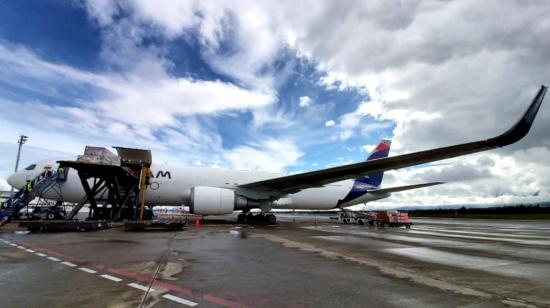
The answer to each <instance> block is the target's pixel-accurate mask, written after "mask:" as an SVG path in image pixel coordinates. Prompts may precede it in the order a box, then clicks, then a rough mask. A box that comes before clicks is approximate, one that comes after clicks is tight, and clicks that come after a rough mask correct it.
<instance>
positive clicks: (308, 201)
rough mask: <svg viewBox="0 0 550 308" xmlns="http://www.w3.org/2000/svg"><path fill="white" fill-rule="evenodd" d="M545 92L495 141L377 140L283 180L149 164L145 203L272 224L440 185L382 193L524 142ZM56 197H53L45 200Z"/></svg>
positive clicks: (33, 169)
mask: <svg viewBox="0 0 550 308" xmlns="http://www.w3.org/2000/svg"><path fill="white" fill-rule="evenodd" d="M546 90H547V87H546V86H542V87H541V88H540V90H539V91H538V92H537V94H536V96H535V97H534V99H533V101H532V102H531V104H530V105H529V107H528V108H527V110H526V111H525V113H524V114H523V115H522V116H521V118H520V119H519V120H518V121H517V122H516V123H515V124H514V125H513V126H512V127H511V128H510V129H509V130H507V131H506V132H504V133H502V134H501V135H499V136H496V137H493V138H489V139H484V140H480V141H474V142H468V143H463V144H457V145H452V146H447V147H441V148H436V149H431V150H425V151H420V152H414V153H409V154H403V155H397V156H392V157H388V153H389V149H390V141H389V140H383V141H382V142H381V143H380V144H378V146H377V147H376V148H375V149H374V151H373V152H372V153H371V154H370V155H369V157H368V159H367V160H366V161H364V162H359V163H354V164H348V165H343V166H338V167H332V168H326V169H321V170H316V171H311V172H304V173H299V174H292V175H282V174H273V173H264V172H248V171H235V170H224V169H218V168H215V169H214V168H198V167H184V166H179V165H175V164H156V163H153V164H152V165H151V170H152V174H153V179H152V182H151V183H150V185H148V187H147V191H146V194H145V202H146V204H148V205H174V206H181V205H184V204H185V205H189V208H190V212H191V213H195V214H199V215H223V214H230V213H233V212H234V211H242V213H241V214H239V216H238V221H239V222H245V221H247V220H250V219H254V220H257V219H258V218H257V217H254V216H252V214H251V213H250V210H251V209H260V210H261V213H260V214H258V215H256V216H259V217H261V219H262V220H264V221H266V222H268V223H275V221H276V217H275V216H274V215H273V214H272V213H271V209H300V210H301V209H308V210H328V209H335V208H344V207H348V206H352V205H357V204H363V203H367V202H370V201H373V200H378V199H382V198H387V197H389V196H390V194H391V193H394V192H399V191H404V190H409V189H416V188H422V187H427V186H432V185H437V184H441V182H433V183H422V184H414V185H407V186H399V187H390V188H382V187H380V185H381V183H382V178H383V172H384V171H387V170H393V169H399V168H405V167H410V166H414V165H419V164H424V163H429V162H433V161H438V160H443V159H448V158H453V157H457V156H461V155H466V154H472V153H476V152H481V151H486V150H491V149H494V148H499V147H503V146H506V145H510V144H512V143H515V142H517V141H519V140H520V139H522V138H523V137H524V136H525V135H526V134H527V133H528V132H529V130H530V128H531V126H532V124H533V121H534V119H535V117H536V115H537V112H538V110H539V108H540V105H541V103H542V101H543V99H544V95H545V94H546ZM56 164H57V163H56V161H42V162H38V163H35V164H32V165H30V166H28V167H27V168H25V170H22V171H20V172H17V173H14V174H12V175H11V176H10V177H9V178H8V183H9V184H10V185H11V186H12V187H14V188H22V187H24V185H25V182H26V180H29V179H32V178H34V177H36V176H37V175H39V174H40V173H41V172H43V170H44V167H45V166H47V165H49V166H52V168H54V169H55V168H56V166H57V165H56ZM70 171H71V170H67V171H66V172H67V174H66V181H65V182H63V183H62V184H61V192H62V193H61V195H62V196H63V198H62V199H63V200H58V201H66V202H75V203H76V202H79V201H80V200H81V199H82V198H83V197H84V196H85V192H84V189H83V187H82V183H81V182H80V179H79V177H78V175H77V174H76V172H70ZM43 197H45V198H51V199H55V198H56V197H55V196H54V195H52V196H48V195H45V196H43Z"/></svg>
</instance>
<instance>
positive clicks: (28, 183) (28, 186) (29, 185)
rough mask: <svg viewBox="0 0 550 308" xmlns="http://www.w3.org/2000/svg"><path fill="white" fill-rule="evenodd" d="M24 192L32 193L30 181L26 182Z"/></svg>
mask: <svg viewBox="0 0 550 308" xmlns="http://www.w3.org/2000/svg"><path fill="white" fill-rule="evenodd" d="M25 190H26V191H27V192H32V181H31V180H27V184H26V185H25Z"/></svg>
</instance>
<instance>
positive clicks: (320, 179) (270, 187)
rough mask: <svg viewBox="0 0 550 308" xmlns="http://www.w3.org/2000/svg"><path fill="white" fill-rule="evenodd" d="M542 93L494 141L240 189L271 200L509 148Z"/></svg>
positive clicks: (524, 131) (542, 90)
mask: <svg viewBox="0 0 550 308" xmlns="http://www.w3.org/2000/svg"><path fill="white" fill-rule="evenodd" d="M546 90H547V87H546V86H541V88H540V90H539V91H538V93H537V95H536V96H535V98H534V99H533V101H532V102H531V104H530V105H529V107H528V108H527V110H526V111H525V113H524V114H523V115H522V117H521V118H520V119H519V120H518V121H517V122H516V123H515V124H514V125H513V126H512V127H511V128H510V129H508V130H507V131H506V132H504V133H503V134H501V135H499V136H496V137H494V138H489V139H486V140H480V141H474V142H468V143H463V144H457V145H452V146H447V147H442V148H436V149H431V150H425V151H420V152H415V153H409V154H404V155H398V156H393V157H388V158H381V159H374V160H369V161H366V162H360V163H355V164H350V165H344V166H338V167H333V168H328V169H322V170H317V171H312V172H305V173H300V174H294V175H289V176H283V177H278V178H274V179H269V180H264V181H258V182H253V183H247V184H243V185H240V187H243V188H248V189H253V190H261V191H266V192H272V195H273V196H280V195H283V194H289V193H295V192H298V191H300V190H302V189H306V188H311V187H319V186H323V185H325V184H328V183H333V182H337V181H341V180H346V179H352V178H357V177H360V176H363V175H365V174H368V173H371V172H376V171H386V170H393V169H400V168H405V167H410V166H414V165H419V164H424V163H429V162H433V161H438V160H443V159H448V158H453V157H457V156H462V155H466V154H472V153H477V152H481V151H486V150H490V149H494V148H497V147H503V146H506V145H510V144H512V143H515V142H517V141H519V140H521V139H522V138H523V137H525V135H526V134H527V133H528V132H529V129H530V128H531V126H532V124H533V121H534V120H535V117H536V115H537V112H538V110H539V108H540V105H541V103H542V101H543V99H544V95H545V94H546Z"/></svg>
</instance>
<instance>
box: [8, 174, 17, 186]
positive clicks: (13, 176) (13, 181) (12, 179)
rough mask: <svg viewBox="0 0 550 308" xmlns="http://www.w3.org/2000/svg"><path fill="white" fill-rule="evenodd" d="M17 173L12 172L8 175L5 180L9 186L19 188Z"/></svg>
mask: <svg viewBox="0 0 550 308" xmlns="http://www.w3.org/2000/svg"><path fill="white" fill-rule="evenodd" d="M16 175H17V173H13V174H11V175H10V176H8V179H7V180H6V181H7V182H8V184H10V186H11V187H13V188H19V187H17V179H16V178H17V176H16Z"/></svg>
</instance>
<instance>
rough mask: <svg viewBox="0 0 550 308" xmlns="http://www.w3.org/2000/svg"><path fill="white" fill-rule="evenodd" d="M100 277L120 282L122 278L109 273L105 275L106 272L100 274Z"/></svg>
mask: <svg viewBox="0 0 550 308" xmlns="http://www.w3.org/2000/svg"><path fill="white" fill-rule="evenodd" d="M100 276H101V277H103V278H105V279H109V280H112V281H114V282H121V281H122V279H120V278H118V277H115V276H111V275H107V274H103V275H100Z"/></svg>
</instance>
